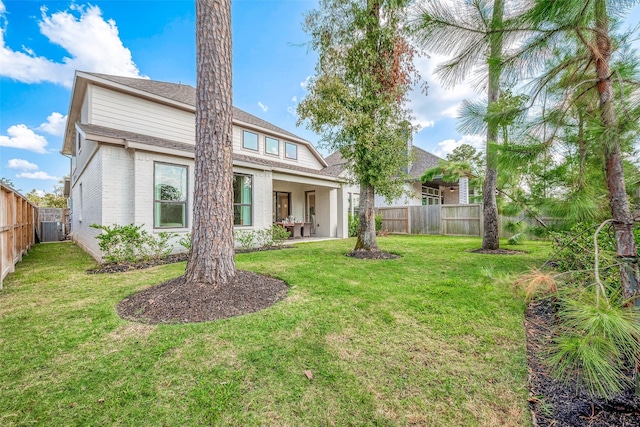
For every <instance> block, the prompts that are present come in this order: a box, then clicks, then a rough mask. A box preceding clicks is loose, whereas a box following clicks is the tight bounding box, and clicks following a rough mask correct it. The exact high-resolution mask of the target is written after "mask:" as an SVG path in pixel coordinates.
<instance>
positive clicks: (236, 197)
mask: <svg viewBox="0 0 640 427" xmlns="http://www.w3.org/2000/svg"><path fill="white" fill-rule="evenodd" d="M233 203H243V204H248V205H250V204H251V177H250V176H247V175H233Z"/></svg>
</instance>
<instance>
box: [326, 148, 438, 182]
mask: <svg viewBox="0 0 640 427" xmlns="http://www.w3.org/2000/svg"><path fill="white" fill-rule="evenodd" d="M412 150H413V159H412V162H411V167H410V168H409V171H408V175H409V177H408V178H409V180H412V181H420V178H421V177H422V175H423V174H424V172H425V171H426V170H427V169H429V168H432V167H434V166H438V163H440V160H443V159H442V158H440V157H438V156H436V155H435V154H432V153H430V152H428V151H426V150H423V149H422V148H420V147H416V146H415V145H414V146H412ZM325 160H326V162H327V164H328V165H329V169H332V170H334V171H336V172H337V175H340V174H342V173H343V172H344V171H345V170H346V168H347V162H346V160H345V159H344V158H343V157H342V154H340V152H339V151H336V152H335V153H332V154H330V155H329V156H328V157H327V158H326V159H325Z"/></svg>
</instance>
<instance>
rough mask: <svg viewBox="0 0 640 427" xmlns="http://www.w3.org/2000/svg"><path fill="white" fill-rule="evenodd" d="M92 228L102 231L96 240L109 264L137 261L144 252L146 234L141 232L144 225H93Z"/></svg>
mask: <svg viewBox="0 0 640 427" xmlns="http://www.w3.org/2000/svg"><path fill="white" fill-rule="evenodd" d="M91 227H93V228H98V229H100V230H102V233H100V234H98V235H97V236H96V239H98V246H99V247H100V250H101V251H102V253H103V256H104V260H105V261H107V262H125V261H136V260H137V259H138V257H139V256H140V254H141V253H143V252H144V248H143V246H144V244H145V237H144V235H145V234H146V232H144V231H141V229H142V227H143V225H133V224H129V225H118V224H114V225H112V226H108V225H98V224H91Z"/></svg>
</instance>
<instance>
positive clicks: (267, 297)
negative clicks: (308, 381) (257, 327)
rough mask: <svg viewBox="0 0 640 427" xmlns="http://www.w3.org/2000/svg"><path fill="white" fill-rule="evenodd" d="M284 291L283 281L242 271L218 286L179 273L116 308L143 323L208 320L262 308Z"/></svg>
mask: <svg viewBox="0 0 640 427" xmlns="http://www.w3.org/2000/svg"><path fill="white" fill-rule="evenodd" d="M287 291H288V286H287V284H286V283H285V282H283V281H282V280H278V279H274V278H271V277H267V276H262V275H260V274H256V273H251V272H248V271H241V270H239V271H237V272H236V277H235V280H234V282H233V283H232V284H229V285H227V286H219V287H218V286H203V285H200V284H198V283H190V282H186V281H185V280H184V276H180V277H177V278H175V279H172V280H169V281H168V282H165V283H162V284H160V285H157V286H154V287H152V288H149V289H146V290H144V291H142V292H140V293H137V294H134V295H131V296H130V297H127V298H125V299H124V300H122V301H120V303H118V305H117V307H116V310H117V312H118V314H119V315H120V317H122V318H124V319H128V320H134V321H138V322H143V323H151V324H156V323H191V322H207V321H211V320H217V319H224V318H228V317H233V316H240V315H242V314H247V313H253V312H256V311H259V310H262V309H265V308H267V307H269V306H271V305H273V304H275V303H276V302H278V301H280V300H282V299H284V298H285V297H286V295H287Z"/></svg>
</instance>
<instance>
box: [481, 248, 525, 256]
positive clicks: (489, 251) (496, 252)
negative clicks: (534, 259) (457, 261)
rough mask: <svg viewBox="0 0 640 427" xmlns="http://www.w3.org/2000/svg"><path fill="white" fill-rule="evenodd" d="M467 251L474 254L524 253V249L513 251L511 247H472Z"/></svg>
mask: <svg viewBox="0 0 640 427" xmlns="http://www.w3.org/2000/svg"><path fill="white" fill-rule="evenodd" d="M469 252H471V253H474V254H486V255H522V254H526V252H524V251H515V250H513V249H502V248H500V249H473V250H470V251H469Z"/></svg>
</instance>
